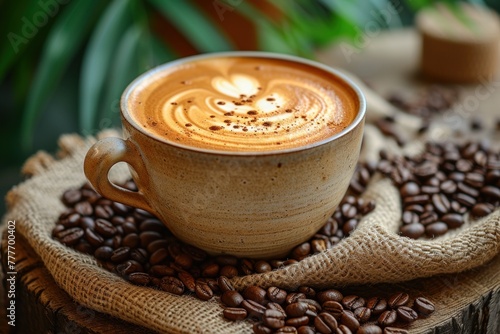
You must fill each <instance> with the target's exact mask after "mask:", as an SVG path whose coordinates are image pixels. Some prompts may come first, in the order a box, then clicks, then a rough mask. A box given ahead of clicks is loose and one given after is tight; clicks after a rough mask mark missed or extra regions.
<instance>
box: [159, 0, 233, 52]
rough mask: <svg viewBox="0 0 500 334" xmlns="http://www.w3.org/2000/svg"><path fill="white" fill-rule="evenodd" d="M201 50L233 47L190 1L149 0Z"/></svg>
mask: <svg viewBox="0 0 500 334" xmlns="http://www.w3.org/2000/svg"><path fill="white" fill-rule="evenodd" d="M149 1H150V2H151V4H152V5H153V6H155V7H156V8H157V9H158V10H159V11H160V12H161V13H162V14H163V16H165V18H166V19H167V20H169V21H170V22H171V23H172V24H173V25H174V26H175V27H176V28H177V29H178V30H179V31H180V32H182V33H183V34H184V36H185V37H186V38H187V39H188V40H189V41H190V42H191V43H192V44H193V45H194V47H196V48H197V49H198V50H199V51H201V52H215V51H226V50H231V49H233V47H232V45H231V43H229V41H228V40H227V39H226V38H225V37H224V36H223V34H222V33H221V32H220V31H218V30H217V28H216V27H215V25H214V24H213V23H212V22H210V20H209V19H208V18H206V17H205V16H204V15H203V13H202V12H201V11H200V10H198V9H197V8H196V7H195V6H194V5H193V4H192V3H191V2H190V1H188V0H184V1H164V0H149Z"/></svg>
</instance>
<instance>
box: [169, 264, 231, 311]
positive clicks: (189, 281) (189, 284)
mask: <svg viewBox="0 0 500 334" xmlns="http://www.w3.org/2000/svg"><path fill="white" fill-rule="evenodd" d="M177 278H179V279H180V280H181V282H182V284H184V287H185V288H186V289H187V290H188V291H191V292H195V290H196V281H195V279H194V277H193V275H191V274H190V273H188V272H186V271H181V272H180V273H178V274H177ZM228 306H232V305H228ZM236 306H238V305H236Z"/></svg>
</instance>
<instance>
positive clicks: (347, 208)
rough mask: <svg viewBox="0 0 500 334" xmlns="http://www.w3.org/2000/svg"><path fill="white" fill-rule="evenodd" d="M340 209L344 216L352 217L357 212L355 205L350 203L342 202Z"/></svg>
mask: <svg viewBox="0 0 500 334" xmlns="http://www.w3.org/2000/svg"><path fill="white" fill-rule="evenodd" d="M340 211H341V212H342V214H343V215H344V217H346V218H354V217H356V215H357V213H358V210H357V209H356V207H355V206H354V205H352V204H350V203H344V204H342V206H341V207H340Z"/></svg>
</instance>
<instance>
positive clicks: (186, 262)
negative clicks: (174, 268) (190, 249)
mask: <svg viewBox="0 0 500 334" xmlns="http://www.w3.org/2000/svg"><path fill="white" fill-rule="evenodd" d="M174 262H175V264H177V265H179V266H180V267H182V268H183V269H189V268H191V266H192V265H193V259H192V258H191V256H189V255H188V254H185V253H181V254H179V255H177V256H174ZM207 277H213V276H207Z"/></svg>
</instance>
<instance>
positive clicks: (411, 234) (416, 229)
mask: <svg viewBox="0 0 500 334" xmlns="http://www.w3.org/2000/svg"><path fill="white" fill-rule="evenodd" d="M424 233H425V227H424V225H422V224H419V223H413V224H409V225H405V226H402V227H401V235H403V236H405V237H408V238H412V239H418V238H420V237H421V236H422V235H424Z"/></svg>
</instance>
